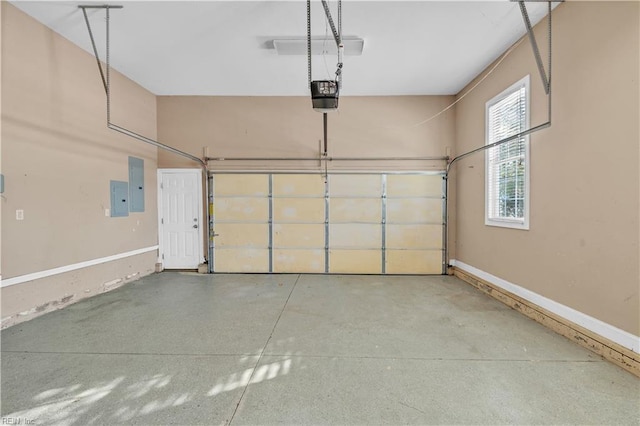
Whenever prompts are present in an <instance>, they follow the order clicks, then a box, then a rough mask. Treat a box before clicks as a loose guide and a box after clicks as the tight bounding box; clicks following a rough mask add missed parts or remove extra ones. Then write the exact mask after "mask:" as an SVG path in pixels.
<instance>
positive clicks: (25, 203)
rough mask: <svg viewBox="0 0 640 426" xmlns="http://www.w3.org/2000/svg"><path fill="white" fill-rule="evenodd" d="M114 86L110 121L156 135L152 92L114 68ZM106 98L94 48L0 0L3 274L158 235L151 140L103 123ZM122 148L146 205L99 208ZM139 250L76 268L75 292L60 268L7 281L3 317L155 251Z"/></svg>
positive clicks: (122, 163)
mask: <svg viewBox="0 0 640 426" xmlns="http://www.w3.org/2000/svg"><path fill="white" fill-rule="evenodd" d="M112 85H113V86H112V87H113V89H112V94H113V105H112V108H113V121H114V122H115V123H117V124H120V125H122V126H125V127H129V128H131V130H134V131H136V132H139V133H142V134H144V135H148V136H150V137H155V135H156V99H155V96H154V95H152V94H151V93H149V92H147V91H146V90H144V89H142V88H141V87H139V86H138V85H136V84H134V83H133V82H131V81H129V80H127V79H125V78H123V77H122V76H121V75H120V74H118V73H115V72H113V73H112ZM105 105H106V103H105V94H104V90H103V88H102V85H101V81H100V77H99V74H98V70H97V67H96V63H95V59H94V58H93V56H92V55H90V54H88V53H86V52H84V51H83V50H81V49H80V48H78V47H77V46H75V45H73V44H71V43H70V42H69V41H67V40H66V39H64V38H62V37H60V36H59V35H57V34H56V33H54V32H52V31H51V30H49V29H48V28H46V27H44V26H43V25H41V24H40V23H38V22H37V21H35V20H34V19H32V18H30V17H28V16H27V15H25V14H24V13H23V12H21V11H19V10H18V9H16V8H15V7H13V6H12V5H10V4H8V3H6V2H2V160H3V164H2V171H3V173H4V175H5V183H6V188H5V193H4V194H3V195H4V197H3V198H2V199H1V203H2V210H3V213H4V214H3V216H2V276H3V279H8V278H13V277H18V276H22V275H25V274H29V273H34V272H39V271H44V270H48V269H52V268H57V267H63V266H67V265H71V264H74V263H79V262H83V261H88V260H92V259H98V258H102V257H106V256H111V255H115V254H119V253H123V252H127V251H131V250H136V249H141V248H145V247H150V246H154V245H156V244H157V213H156V189H155V188H156V168H157V167H156V163H157V154H156V149H155V148H153V147H150V146H147V145H145V144H143V143H140V142H137V141H134V140H131V139H129V138H127V137H125V136H122V135H120V134H117V133H114V132H112V131H110V130H108V129H107V128H106V111H105V109H106V106H105ZM130 155H131V156H136V157H139V158H143V159H144V161H145V185H146V191H145V197H146V198H145V204H146V211H145V212H144V213H131V214H130V215H129V217H126V218H111V217H105V212H104V210H105V209H108V208H109V207H110V193H109V181H110V180H122V181H127V180H128V156H130ZM17 209H22V210H24V220H23V221H17V220H16V214H15V211H16V210H17ZM138 257H139V258H140V259H146V260H145V261H143V262H141V261H140V260H139V259H130V261H129V262H126V261H125V262H120V265H121V267H116V268H104V267H101V269H100V268H98V269H100V271H101V272H96V273H95V274H93V273H92V272H91V270H92V268H87V270H83V271H82V273H81V275H82V277H83V288H82V292H80V294H77V292H79V291H80V290H79V288H78V286H77V285H76V284H77V283H76V284H74V280H73V279H69V280H68V281H67V282H66V283H65V282H60V280H59V277H57V278H55V277H52V278H43V279H40V280H38V282H26V283H23V284H16V285H15V286H11V287H6V288H4V289H3V290H2V317H3V318H7V317H9V316H12V315H14V314H16V313H17V312H19V311H22V310H24V309H25V308H27V307H29V306H30V307H36V306H39V305H42V304H46V303H49V302H52V301H53V300H56V299H60V298H63V297H64V296H66V295H69V294H74V298H75V300H77V299H78V298H80V297H83V296H82V294H84V291H85V290H88V291H89V292H90V291H97V289H99V288H101V286H102V285H103V284H104V282H105V280H106V281H110V280H114V279H126V276H128V275H129V276H131V275H133V274H136V273H138V275H136V276H139V275H141V274H146V273H149V272H150V271H152V270H153V267H154V263H155V262H154V259H155V257H154V256H153V255H152V256H149V255H142V256H138ZM133 265H135V266H133ZM104 270H108V273H106V274H105V273H104V272H103V271H104ZM76 281H77V280H76ZM47 286H52V287H51V288H55V291H53V292H52V291H34V289H36V288H38V289H40V288H44V287H47Z"/></svg>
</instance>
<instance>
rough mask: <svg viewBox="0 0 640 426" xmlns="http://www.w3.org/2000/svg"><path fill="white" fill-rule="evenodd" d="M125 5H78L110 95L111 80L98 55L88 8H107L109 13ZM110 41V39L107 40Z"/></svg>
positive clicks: (101, 76)
mask: <svg viewBox="0 0 640 426" xmlns="http://www.w3.org/2000/svg"><path fill="white" fill-rule="evenodd" d="M123 7H124V6H122V5H116V4H102V5H95V4H81V5H78V9H82V15H83V16H84V22H85V23H86V24H87V30H88V31H89V38H90V39H91V47H92V48H93V55H94V56H95V57H96V62H97V63H98V70H99V71H100V78H101V79H102V85H103V86H104V91H105V93H106V94H107V95H108V94H109V84H108V83H109V82H108V81H107V78H106V77H105V72H104V70H103V69H102V62H101V61H100V56H99V55H98V49H97V47H96V41H95V39H94V38H93V31H91V23H90V22H89V16H87V9H106V10H107V13H109V9H122V8H123ZM107 37H108V33H107ZM107 43H108V40H107Z"/></svg>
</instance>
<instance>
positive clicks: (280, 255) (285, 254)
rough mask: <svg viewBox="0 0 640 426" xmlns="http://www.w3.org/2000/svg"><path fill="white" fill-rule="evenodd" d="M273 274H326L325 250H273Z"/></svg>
mask: <svg viewBox="0 0 640 426" xmlns="http://www.w3.org/2000/svg"><path fill="white" fill-rule="evenodd" d="M273 272H301V273H302V272H307V273H323V272H324V250H285V249H275V250H273Z"/></svg>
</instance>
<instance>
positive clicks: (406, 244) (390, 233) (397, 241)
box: [386, 225, 442, 249]
mask: <svg viewBox="0 0 640 426" xmlns="http://www.w3.org/2000/svg"><path fill="white" fill-rule="evenodd" d="M386 243H387V248H388V249H441V248H442V225H387V240H386Z"/></svg>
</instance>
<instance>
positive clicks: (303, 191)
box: [273, 174, 325, 197]
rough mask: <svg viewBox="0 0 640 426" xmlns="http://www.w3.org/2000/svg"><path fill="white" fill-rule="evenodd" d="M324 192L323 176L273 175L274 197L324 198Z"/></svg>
mask: <svg viewBox="0 0 640 426" xmlns="http://www.w3.org/2000/svg"><path fill="white" fill-rule="evenodd" d="M324 192H325V184H324V176H322V175H319V174H315V175H273V196H274V197H292V196H305V197H324Z"/></svg>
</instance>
